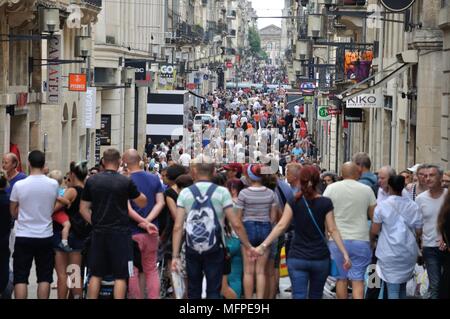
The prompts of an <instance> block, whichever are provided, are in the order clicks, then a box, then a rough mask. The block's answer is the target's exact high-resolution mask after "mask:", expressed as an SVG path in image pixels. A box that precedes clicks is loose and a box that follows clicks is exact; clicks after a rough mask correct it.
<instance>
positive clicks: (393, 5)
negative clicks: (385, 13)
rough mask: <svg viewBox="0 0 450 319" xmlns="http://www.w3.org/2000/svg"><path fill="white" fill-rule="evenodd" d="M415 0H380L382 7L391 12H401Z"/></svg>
mask: <svg viewBox="0 0 450 319" xmlns="http://www.w3.org/2000/svg"><path fill="white" fill-rule="evenodd" d="M414 1H415V0H381V4H382V5H383V7H385V8H386V9H388V10H389V11H393V12H402V11H406V10H408V8H409V7H411V6H412V5H413V4H414Z"/></svg>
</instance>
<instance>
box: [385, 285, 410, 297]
mask: <svg viewBox="0 0 450 319" xmlns="http://www.w3.org/2000/svg"><path fill="white" fill-rule="evenodd" d="M385 284H386V287H387V292H388V299H406V283H404V284H390V283H388V282H385Z"/></svg>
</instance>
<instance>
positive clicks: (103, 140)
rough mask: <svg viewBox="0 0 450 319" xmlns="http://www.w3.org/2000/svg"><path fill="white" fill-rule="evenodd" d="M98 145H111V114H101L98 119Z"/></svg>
mask: <svg viewBox="0 0 450 319" xmlns="http://www.w3.org/2000/svg"><path fill="white" fill-rule="evenodd" d="M100 145H102V146H109V145H111V114H102V116H101V119H100Z"/></svg>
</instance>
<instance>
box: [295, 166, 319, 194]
mask: <svg viewBox="0 0 450 319" xmlns="http://www.w3.org/2000/svg"><path fill="white" fill-rule="evenodd" d="M299 178H300V189H301V190H300V192H298V193H297V194H296V195H295V199H296V200H299V199H300V198H301V197H302V196H305V198H306V199H312V198H314V196H316V195H317V193H318V192H317V185H319V183H320V172H319V170H318V169H317V168H316V167H314V166H312V165H305V166H303V167H302V168H301V169H300V172H299Z"/></svg>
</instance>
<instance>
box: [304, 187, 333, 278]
mask: <svg viewBox="0 0 450 319" xmlns="http://www.w3.org/2000/svg"><path fill="white" fill-rule="evenodd" d="M302 199H303V202H304V203H305V205H306V208H307V209H308V213H309V216H310V217H311V220H312V221H313V224H314V226H315V227H316V229H317V231H318V232H319V234H320V236H321V237H322V239H323V241H324V242H325V244H326V245H327V247H328V240H327V239H326V238H325V235H324V234H323V233H322V231H321V230H320V227H319V225H318V224H317V222H316V219H315V218H314V215H313V214H312V212H311V208H309V205H308V202H307V201H306V199H305V197H304V196H302ZM339 275H340V272H339V268H338V267H337V264H336V262H335V261H334V259H333V258H331V257H330V273H329V276H331V277H337V276H339Z"/></svg>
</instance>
